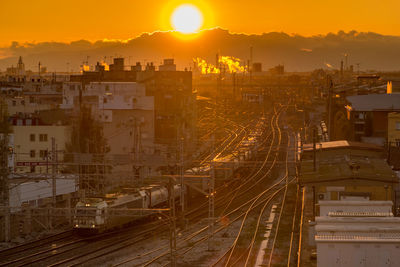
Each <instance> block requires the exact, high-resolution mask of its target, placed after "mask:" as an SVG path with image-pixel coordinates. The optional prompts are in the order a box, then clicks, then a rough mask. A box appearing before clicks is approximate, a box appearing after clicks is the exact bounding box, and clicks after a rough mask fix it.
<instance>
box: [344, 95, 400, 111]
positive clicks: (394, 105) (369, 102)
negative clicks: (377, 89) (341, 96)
mask: <svg viewBox="0 0 400 267" xmlns="http://www.w3.org/2000/svg"><path fill="white" fill-rule="evenodd" d="M347 100H348V101H349V102H350V103H351V106H352V108H353V110H354V111H373V110H376V111H379V110H381V111H388V110H389V111H394V110H400V94H369V95H353V96H348V97H347Z"/></svg>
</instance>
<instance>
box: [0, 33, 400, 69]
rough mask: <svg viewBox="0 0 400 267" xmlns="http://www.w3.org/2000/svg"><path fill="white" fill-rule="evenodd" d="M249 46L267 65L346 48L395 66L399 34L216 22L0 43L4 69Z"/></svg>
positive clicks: (315, 61) (208, 53)
mask: <svg viewBox="0 0 400 267" xmlns="http://www.w3.org/2000/svg"><path fill="white" fill-rule="evenodd" d="M250 47H253V62H261V63H262V64H263V66H264V67H263V68H265V69H267V68H269V67H273V66H275V65H278V64H283V63H284V64H285V69H287V70H289V71H307V70H313V69H316V68H320V66H321V65H322V64H325V62H330V63H329V64H331V65H332V66H334V65H338V64H339V63H340V61H341V60H343V59H344V56H343V55H344V54H348V55H349V56H348V64H349V65H350V64H353V65H355V64H357V63H359V64H360V67H361V69H380V70H397V69H399V64H398V62H400V53H399V52H398V47H400V37H399V36H389V35H381V34H377V33H372V32H357V31H350V32H344V31H339V32H338V33H329V34H326V35H315V36H311V37H304V36H301V35H296V34H293V35H289V34H286V33H283V32H270V33H264V34H258V35H253V34H244V33H231V32H229V31H228V30H226V29H221V28H215V29H211V30H205V31H202V32H201V34H199V36H198V37H197V38H195V39H193V40H190V41H187V40H186V41H185V40H181V39H179V38H176V37H175V36H174V34H173V33H171V32H154V33H143V34H142V35H140V36H137V37H135V38H131V39H126V40H118V39H112V40H110V39H104V40H99V41H95V42H90V41H87V40H77V41H74V42H71V43H62V42H42V43H18V42H13V43H12V44H11V45H10V46H9V47H6V48H0V69H3V70H4V69H5V68H6V67H8V66H10V65H12V64H13V65H15V64H16V62H17V59H18V56H20V55H21V56H22V57H23V59H24V62H25V65H26V66H27V68H31V69H35V68H36V67H37V63H38V62H39V61H40V62H41V63H42V64H44V65H45V66H47V67H48V69H49V70H50V71H63V70H66V68H67V65H68V66H69V68H70V69H71V68H72V69H73V70H76V71H78V70H79V66H80V65H81V64H82V62H83V61H85V60H86V59H87V57H89V65H94V64H96V62H97V61H99V62H100V61H102V60H105V61H106V62H107V63H108V64H110V63H111V59H112V58H113V57H116V56H122V57H125V62H126V64H127V65H133V64H135V62H136V61H142V62H143V61H146V62H149V61H154V62H155V63H156V64H157V63H159V62H161V60H162V59H163V58H171V57H173V58H175V61H176V62H177V64H178V67H180V68H181V69H183V68H184V67H187V68H190V67H193V62H192V59H193V58H195V57H201V58H203V59H205V60H207V61H208V62H215V55H216V54H217V53H219V54H220V55H222V54H223V55H229V56H232V57H235V58H239V59H241V60H244V61H247V60H248V59H249V54H250Z"/></svg>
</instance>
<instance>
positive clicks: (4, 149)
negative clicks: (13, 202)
mask: <svg viewBox="0 0 400 267" xmlns="http://www.w3.org/2000/svg"><path fill="white" fill-rule="evenodd" d="M1 159H2V160H1V176H2V186H3V206H4V241H5V242H9V241H10V207H9V206H10V198H9V197H10V189H9V181H8V174H9V169H8V132H7V131H5V132H4V133H3V138H2V140H1Z"/></svg>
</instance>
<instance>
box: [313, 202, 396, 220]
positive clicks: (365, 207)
mask: <svg viewBox="0 0 400 267" xmlns="http://www.w3.org/2000/svg"><path fill="white" fill-rule="evenodd" d="M318 204H319V207H320V216H328V213H329V212H378V213H391V212H392V206H393V203H392V201H319V202H318Z"/></svg>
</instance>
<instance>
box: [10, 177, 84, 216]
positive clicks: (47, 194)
mask: <svg viewBox="0 0 400 267" xmlns="http://www.w3.org/2000/svg"><path fill="white" fill-rule="evenodd" d="M60 176H64V177H60ZM29 178H30V179H32V177H29ZM29 178H28V177H27V179H29ZM42 178H43V177H42ZM76 178H77V177H74V176H73V175H69V176H65V175H57V179H56V196H57V197H58V199H59V198H60V196H62V195H67V194H71V193H75V192H76V191H77V183H76ZM11 185H12V186H11V189H10V207H12V211H18V207H21V206H22V205H24V206H28V205H29V206H30V207H40V206H43V205H46V204H50V203H52V196H53V187H52V179H44V180H43V179H41V180H37V181H32V182H24V183H20V184H19V183H11Z"/></svg>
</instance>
